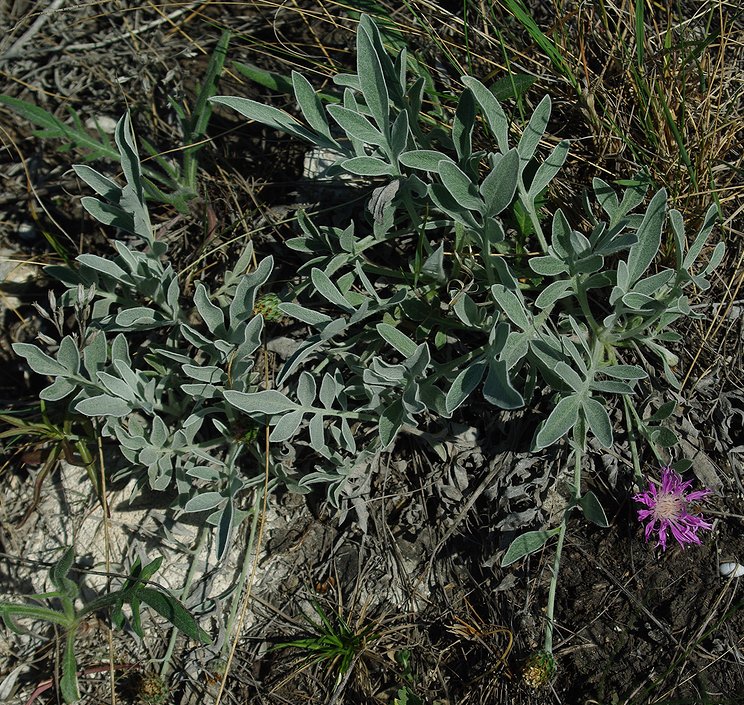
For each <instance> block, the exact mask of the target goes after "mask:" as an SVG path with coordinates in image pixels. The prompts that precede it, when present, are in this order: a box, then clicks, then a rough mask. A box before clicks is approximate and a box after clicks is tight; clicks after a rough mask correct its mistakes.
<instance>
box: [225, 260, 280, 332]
mask: <svg viewBox="0 0 744 705" xmlns="http://www.w3.org/2000/svg"><path fill="white" fill-rule="evenodd" d="M273 269H274V258H273V257H271V256H269V257H265V258H264V259H262V260H261V261H260V262H259V263H258V267H256V269H255V270H254V271H253V272H250V273H249V274H244V275H243V276H242V277H241V278H240V281H239V282H238V286H237V288H236V289H235V295H234V297H233V300H232V301H231V302H230V307H229V317H230V330H235V329H236V328H237V327H238V326H239V325H240V322H241V321H245V320H246V319H248V318H250V317H252V316H253V305H254V303H255V300H256V290H257V289H258V288H259V287H261V286H263V285H264V284H265V283H266V282H267V280H268V278H269V276H271V272H272V270H273Z"/></svg>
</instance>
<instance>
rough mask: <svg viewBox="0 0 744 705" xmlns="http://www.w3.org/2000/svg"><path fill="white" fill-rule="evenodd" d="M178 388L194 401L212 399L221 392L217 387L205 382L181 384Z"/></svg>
mask: <svg viewBox="0 0 744 705" xmlns="http://www.w3.org/2000/svg"><path fill="white" fill-rule="evenodd" d="M179 388H180V389H181V390H182V391H183V393H184V394H188V396H190V397H193V398H194V399H214V398H215V397H216V396H217V395H218V393H219V392H220V391H221V390H220V389H219V388H218V387H215V386H214V385H213V384H208V383H206V382H194V383H193V384H182V385H181V386H180V387H179Z"/></svg>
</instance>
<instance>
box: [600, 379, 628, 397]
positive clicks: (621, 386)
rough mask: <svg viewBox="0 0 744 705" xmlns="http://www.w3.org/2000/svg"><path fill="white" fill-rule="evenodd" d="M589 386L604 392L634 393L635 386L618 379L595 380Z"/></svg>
mask: <svg viewBox="0 0 744 705" xmlns="http://www.w3.org/2000/svg"><path fill="white" fill-rule="evenodd" d="M589 387H590V389H592V390H593V391H595V392H603V393H605V394H632V393H633V387H631V386H630V385H629V384H626V383H625V382H618V381H617V380H595V381H593V382H592V383H591V384H590V385H589Z"/></svg>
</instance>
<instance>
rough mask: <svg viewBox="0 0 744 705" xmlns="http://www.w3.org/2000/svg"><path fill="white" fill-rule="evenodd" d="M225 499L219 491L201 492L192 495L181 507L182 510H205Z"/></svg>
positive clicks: (189, 511) (191, 511) (190, 511)
mask: <svg viewBox="0 0 744 705" xmlns="http://www.w3.org/2000/svg"><path fill="white" fill-rule="evenodd" d="M224 501H225V498H224V497H223V496H222V494H220V493H219V492H202V493H201V494H198V495H196V496H195V497H192V498H191V499H190V500H189V501H188V502H186V504H185V505H184V507H183V511H184V512H188V513H193V512H206V511H208V510H210V509H214V508H215V507H216V506H218V505H219V504H221V503H222V502H224Z"/></svg>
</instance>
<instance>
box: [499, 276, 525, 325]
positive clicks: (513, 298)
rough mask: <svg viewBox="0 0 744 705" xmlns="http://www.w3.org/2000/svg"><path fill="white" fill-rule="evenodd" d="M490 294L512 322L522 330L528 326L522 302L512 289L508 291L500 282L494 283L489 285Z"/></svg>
mask: <svg viewBox="0 0 744 705" xmlns="http://www.w3.org/2000/svg"><path fill="white" fill-rule="evenodd" d="M491 294H492V295H493V298H494V299H495V300H496V303H497V304H498V305H499V306H500V308H501V310H502V311H503V312H504V313H505V314H506V315H507V317H508V318H509V320H510V321H511V322H512V323H514V324H516V325H517V326H519V328H521V329H522V330H526V329H527V328H528V327H529V325H530V322H529V319H528V318H527V311H526V310H525V307H524V303H523V302H522V300H521V298H519V297H518V296H517V295H516V294H515V293H514V292H513V291H509V290H508V289H507V288H506V287H505V286H503V285H502V284H494V285H493V286H492V287H491Z"/></svg>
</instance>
